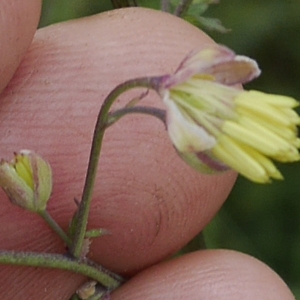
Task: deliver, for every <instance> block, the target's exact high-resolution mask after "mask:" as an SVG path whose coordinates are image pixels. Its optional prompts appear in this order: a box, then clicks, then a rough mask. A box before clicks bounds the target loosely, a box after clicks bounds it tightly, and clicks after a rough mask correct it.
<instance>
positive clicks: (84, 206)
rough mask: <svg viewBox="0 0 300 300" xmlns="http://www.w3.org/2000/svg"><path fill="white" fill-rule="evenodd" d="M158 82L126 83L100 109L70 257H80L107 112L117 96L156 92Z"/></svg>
mask: <svg viewBox="0 0 300 300" xmlns="http://www.w3.org/2000/svg"><path fill="white" fill-rule="evenodd" d="M159 81H160V77H152V78H151V77H143V78H137V79H132V80H129V81H126V82H124V83H122V84H120V85H118V86H117V87H116V88H115V89H113V90H112V91H111V92H110V94H109V95H108V96H107V98H106V99H105V101H104V103H103V105H102V107H101V109H100V112H99V115H98V119H97V123H96V126H95V131H94V136H93V142H92V148H91V152H90V159H89V164H88V170H87V175H86V179H85V185H84V189H83V195H82V200H81V202H80V204H79V208H78V221H77V224H76V228H75V235H74V239H73V241H72V245H71V248H70V253H71V255H73V256H74V257H76V258H78V257H80V254H81V249H82V244H83V240H84V236H85V232H86V227H87V221H88V216H89V211H90V205H91V200H92V194H93V187H94V183H95V178H96V172H97V167H98V161H99V157H100V150H101V146H102V140H103V136H104V132H105V129H106V128H107V122H108V118H109V116H108V113H109V110H110V108H111V106H112V104H113V103H114V101H115V100H116V99H117V98H118V97H119V95H121V94H122V93H124V92H125V91H128V90H130V89H133V88H138V87H146V88H149V89H155V90H157V89H158V85H159Z"/></svg>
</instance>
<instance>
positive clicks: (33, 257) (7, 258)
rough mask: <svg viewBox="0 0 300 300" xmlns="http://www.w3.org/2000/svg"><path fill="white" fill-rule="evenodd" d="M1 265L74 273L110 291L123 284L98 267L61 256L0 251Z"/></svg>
mask: <svg viewBox="0 0 300 300" xmlns="http://www.w3.org/2000/svg"><path fill="white" fill-rule="evenodd" d="M0 264H3V265H18V266H29V267H42V268H51V269H54V268H55V269H61V270H67V271H72V272H75V273H78V274H82V275H85V276H87V277H89V278H92V279H94V280H96V281H97V282H99V283H101V284H102V285H103V286H105V287H107V288H108V289H110V290H114V289H116V288H117V287H119V286H120V284H121V282H120V281H119V280H117V279H115V278H113V277H111V276H110V275H108V274H106V273H104V272H101V271H100V270H99V269H98V268H97V267H95V266H93V265H90V264H88V263H85V262H82V261H78V260H74V259H71V258H69V257H66V256H64V255H61V254H48V253H43V254H42V253H36V252H14V251H0Z"/></svg>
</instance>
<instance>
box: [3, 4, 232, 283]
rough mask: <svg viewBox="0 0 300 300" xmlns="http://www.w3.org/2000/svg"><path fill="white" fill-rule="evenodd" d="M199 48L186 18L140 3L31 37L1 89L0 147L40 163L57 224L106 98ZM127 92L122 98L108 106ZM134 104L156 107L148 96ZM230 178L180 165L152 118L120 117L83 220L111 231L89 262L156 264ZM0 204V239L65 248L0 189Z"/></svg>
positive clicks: (13, 244) (213, 206) (201, 221)
mask: <svg viewBox="0 0 300 300" xmlns="http://www.w3.org/2000/svg"><path fill="white" fill-rule="evenodd" d="M209 43H212V41H211V39H210V38H208V37H207V36H206V35H204V34H203V33H201V32H200V31H199V30H198V29H196V28H194V27H193V26H191V25H188V24H187V23H185V22H184V21H182V20H180V19H178V18H175V17H173V16H171V15H168V14H163V13H160V12H155V11H151V10H145V9H129V10H116V11H114V12H108V13H106V14H102V15H99V16H94V17H90V18H85V19H82V20H77V21H72V22H68V23H63V24H58V25H55V26H51V27H48V28H45V29H42V30H40V31H39V32H38V33H37V35H36V38H35V40H34V42H33V44H32V46H31V48H30V50H29V52H28V53H27V55H26V57H25V59H24V61H23V63H22V65H21V67H20V68H19V70H18V72H17V73H16V74H15V77H14V79H13V80H12V82H11V84H10V85H9V86H8V88H7V89H6V90H5V92H4V93H3V95H2V99H1V103H2V104H1V115H0V118H1V126H2V130H1V132H0V145H2V146H1V153H2V155H4V157H5V158H9V157H11V153H12V152H13V151H16V150H18V149H22V148H27V149H32V150H34V151H36V152H38V153H39V154H41V155H42V156H44V157H45V158H47V159H48V160H49V161H50V163H51V165H52V167H53V172H54V191H53V196H52V199H51V201H50V203H49V210H50V212H51V214H52V215H53V217H54V218H56V219H57V220H58V222H59V224H60V225H61V226H63V228H65V229H66V228H67V226H68V222H69V220H70V218H71V216H72V215H73V213H74V210H75V208H76V205H75V204H74V202H73V198H74V197H77V198H79V199H80V196H81V193H82V189H83V183H84V177H85V171H86V166H87V160H88V153H89V149H90V142H91V137H92V132H93V126H94V124H95V120H96V116H97V112H98V110H99V108H100V106H101V102H102V101H103V99H104V97H105V96H106V95H107V94H108V93H109V91H110V90H111V89H113V88H114V86H116V85H117V84H119V83H121V82H123V81H125V80H127V79H131V78H133V77H137V76H145V75H155V74H164V73H166V72H172V71H174V70H175V68H176V67H177V65H178V63H179V62H180V60H181V59H182V58H183V57H184V56H185V55H186V53H187V52H189V51H191V50H192V49H195V48H201V47H205V46H206V45H207V44H209ZM28 74H30V76H28ZM136 95H139V92H136V91H134V92H133V93H130V95H129V96H122V97H121V100H120V101H119V102H118V103H117V105H116V106H117V107H121V105H123V104H124V103H125V102H126V101H128V100H129V99H131V97H133V96H136ZM143 101H144V100H143ZM144 103H145V104H148V105H155V106H159V105H161V104H160V99H159V98H158V97H157V96H156V95H155V94H154V93H150V95H149V96H148V98H147V99H146V100H145V102H144ZM234 180H235V174H234V173H232V172H227V173H224V174H222V175H216V176H206V175H201V174H198V173H196V172H195V171H193V170H192V169H191V168H190V167H189V166H187V165H185V164H184V163H183V162H182V161H181V160H180V159H179V158H178V156H177V154H176V153H175V151H174V149H173V148H172V146H171V143H170V142H169V140H168V137H167V134H166V132H165V129H164V126H163V125H162V124H160V123H158V121H157V120H155V119H154V118H150V117H144V116H128V117H125V118H124V119H123V120H121V121H120V122H119V123H117V124H115V125H114V126H112V127H111V128H110V129H109V130H108V131H107V134H106V137H105V141H104V148H103V153H102V154H101V160H100V170H99V176H98V179H97V183H96V187H95V193H94V202H93V205H92V210H91V216H90V217H91V221H90V223H89V226H90V228H99V227H102V228H106V229H108V230H109V231H110V232H111V235H109V236H106V237H101V238H99V239H97V240H94V241H93V243H92V246H91V257H92V258H94V259H96V260H97V261H98V262H100V263H102V264H104V265H105V266H106V267H108V268H111V269H113V270H114V271H116V272H122V273H125V272H127V273H133V272H136V271H137V270H139V269H141V268H145V267H146V266H149V265H151V264H153V263H155V262H157V261H159V260H161V259H162V258H164V257H166V256H168V255H170V254H171V253H173V252H175V251H177V250H178V249H179V248H181V247H182V246H183V245H184V244H185V243H186V242H188V241H189V240H190V239H191V238H192V237H193V236H195V235H196V234H197V233H198V232H199V230H201V229H202V228H203V227H204V226H205V225H206V224H207V223H208V222H209V220H210V219H211V218H212V216H213V215H214V214H215V213H216V211H217V210H218V209H219V207H220V206H221V205H222V203H223V202H224V201H225V199H226V197H227V195H228V193H229V191H230V189H231V187H232V184H233V182H234ZM1 199H2V200H1V203H3V205H2V206H1V218H0V222H1V223H2V224H10V225H9V230H8V229H7V228H6V229H5V230H4V227H0V228H1V229H0V230H1V234H0V244H5V245H6V248H7V249H24V248H25V250H31V251H42V250H46V251H57V252H59V251H60V252H61V251H64V245H63V243H62V242H61V241H60V240H59V239H58V238H57V237H56V236H55V235H54V234H52V232H51V230H48V228H47V226H46V225H45V224H44V223H43V222H42V221H41V220H39V219H38V218H37V217H36V216H35V215H32V214H30V213H26V212H23V211H21V210H19V209H18V208H12V207H11V206H10V205H9V204H8V201H7V200H6V198H5V196H4V195H3V194H2V196H1ZM12 216H13V218H14V219H13V222H12ZM29 233H30V234H29ZM8 236H10V237H11V236H13V237H14V238H7V237H8ZM68 282H69V281H68ZM71 284H72V283H71Z"/></svg>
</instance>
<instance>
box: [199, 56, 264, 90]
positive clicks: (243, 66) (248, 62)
mask: <svg viewBox="0 0 300 300" xmlns="http://www.w3.org/2000/svg"><path fill="white" fill-rule="evenodd" d="M203 71H204V73H206V74H210V75H213V76H214V78H215V81H217V82H219V83H222V84H226V85H234V84H239V83H240V84H242V83H246V82H249V81H251V80H253V79H254V78H256V77H258V76H259V75H260V73H261V71H260V69H259V67H258V65H257V63H256V61H255V60H253V59H251V58H249V57H246V56H236V57H235V58H234V59H233V60H230V61H226V62H221V63H219V64H215V65H213V66H211V67H210V68H207V69H205V70H203Z"/></svg>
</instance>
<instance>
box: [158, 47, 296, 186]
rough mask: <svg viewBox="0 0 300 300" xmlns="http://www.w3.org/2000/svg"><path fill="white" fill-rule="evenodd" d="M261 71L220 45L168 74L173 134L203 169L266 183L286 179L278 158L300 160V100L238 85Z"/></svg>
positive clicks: (164, 89)
mask: <svg viewBox="0 0 300 300" xmlns="http://www.w3.org/2000/svg"><path fill="white" fill-rule="evenodd" d="M259 74H260V70H259V69H258V66H257V64H256V62H255V61H253V60H251V59H250V58H247V57H243V56H237V55H235V54H234V53H233V52H232V51H231V50H229V49H227V48H225V47H221V46H215V47H212V48H208V49H205V50H203V51H200V52H198V53H193V54H191V55H189V56H188V57H187V58H186V59H185V60H184V61H183V62H182V63H181V65H180V66H179V68H178V69H177V71H176V72H175V74H174V75H169V76H165V77H164V78H163V80H162V84H161V89H160V94H161V95H162V97H163V102H164V103H165V105H166V107H167V118H166V123H167V128H168V133H169V136H170V138H171V140H172V142H173V144H174V146H175V148H176V149H177V151H178V153H179V155H180V156H181V157H182V158H183V159H184V160H185V161H187V162H188V163H189V164H190V165H192V166H193V167H194V168H195V169H197V170H198V171H201V172H206V173H215V172H217V171H223V170H226V169H228V168H232V169H235V170H236V171H238V172H239V173H241V174H242V175H244V176H245V177H247V178H248V179H250V180H252V181H255V182H258V183H266V182H269V181H270V179H271V178H274V179H282V175H281V174H280V172H279V171H278V169H277V168H276V167H275V165H274V163H273V160H275V161H279V162H294V161H298V160H299V159H300V156H299V153H298V148H300V140H299V139H298V138H297V126H298V125H299V123H300V117H299V116H298V114H297V113H296V112H295V111H294V110H293V109H294V108H295V107H296V106H298V102H297V101H296V100H295V99H293V98H290V97H286V96H279V95H269V94H265V93H262V92H258V91H243V90H240V89H239V88H237V87H236V86H235V85H236V84H240V83H245V82H248V81H250V80H252V79H253V78H255V77H257V76H258V75H259Z"/></svg>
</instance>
